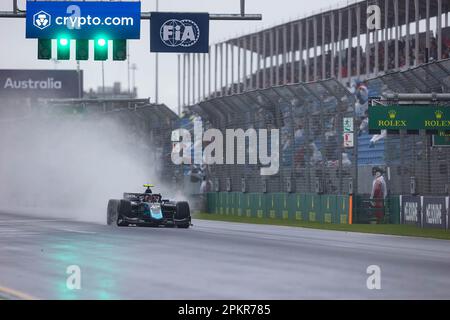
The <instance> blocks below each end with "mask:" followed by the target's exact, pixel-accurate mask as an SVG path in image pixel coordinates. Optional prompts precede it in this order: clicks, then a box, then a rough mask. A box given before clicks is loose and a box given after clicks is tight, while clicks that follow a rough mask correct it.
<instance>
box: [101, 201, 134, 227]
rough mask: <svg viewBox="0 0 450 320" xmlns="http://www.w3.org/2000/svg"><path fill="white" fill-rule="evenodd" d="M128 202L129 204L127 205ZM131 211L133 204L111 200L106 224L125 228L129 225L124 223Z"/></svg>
mask: <svg viewBox="0 0 450 320" xmlns="http://www.w3.org/2000/svg"><path fill="white" fill-rule="evenodd" d="M126 202H128V204H127V203H126ZM128 211H131V203H130V202H129V201H126V200H109V202H108V209H107V214H106V223H107V224H108V226H118V227H124V226H127V225H128V223H126V222H125V221H124V218H123V217H124V216H125V217H126V216H128V215H127V214H126V213H128Z"/></svg>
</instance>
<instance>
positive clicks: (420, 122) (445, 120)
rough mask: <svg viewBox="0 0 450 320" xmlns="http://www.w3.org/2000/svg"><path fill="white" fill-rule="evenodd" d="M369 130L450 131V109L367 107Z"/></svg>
mask: <svg viewBox="0 0 450 320" xmlns="http://www.w3.org/2000/svg"><path fill="white" fill-rule="evenodd" d="M369 129H370V130H385V129H386V130H401V129H404V130H430V131H431V130H432V131H440V132H446V131H450V107H449V106H433V105H390V106H380V105H376V106H371V107H369Z"/></svg>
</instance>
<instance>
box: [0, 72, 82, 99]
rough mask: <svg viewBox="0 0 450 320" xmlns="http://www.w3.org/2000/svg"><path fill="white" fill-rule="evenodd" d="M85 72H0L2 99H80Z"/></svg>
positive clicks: (0, 93)
mask: <svg viewBox="0 0 450 320" xmlns="http://www.w3.org/2000/svg"><path fill="white" fill-rule="evenodd" d="M80 92H81V93H82V92H83V71H80V73H78V72H77V71H76V70H12V69H7V70H0V98H36V99H37V98H43V99H45V98H48V99H53V98H78V97H79V93H80Z"/></svg>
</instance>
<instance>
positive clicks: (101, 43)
mask: <svg viewBox="0 0 450 320" xmlns="http://www.w3.org/2000/svg"><path fill="white" fill-rule="evenodd" d="M97 42H98V45H99V46H100V47H104V46H105V45H106V40H105V39H98V40H97Z"/></svg>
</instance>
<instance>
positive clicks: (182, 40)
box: [160, 19, 200, 47]
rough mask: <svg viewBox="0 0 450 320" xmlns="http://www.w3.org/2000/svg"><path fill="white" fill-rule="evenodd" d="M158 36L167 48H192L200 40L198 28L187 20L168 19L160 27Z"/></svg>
mask: <svg viewBox="0 0 450 320" xmlns="http://www.w3.org/2000/svg"><path fill="white" fill-rule="evenodd" d="M160 36H161V41H162V42H164V44H165V45H166V46H168V47H192V46H193V45H194V44H196V43H197V41H198V39H199V38H200V28H199V27H198V25H197V24H196V23H195V22H194V21H192V20H189V19H183V20H177V19H170V20H167V21H166V22H164V23H163V25H162V26H161V29H160Z"/></svg>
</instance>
